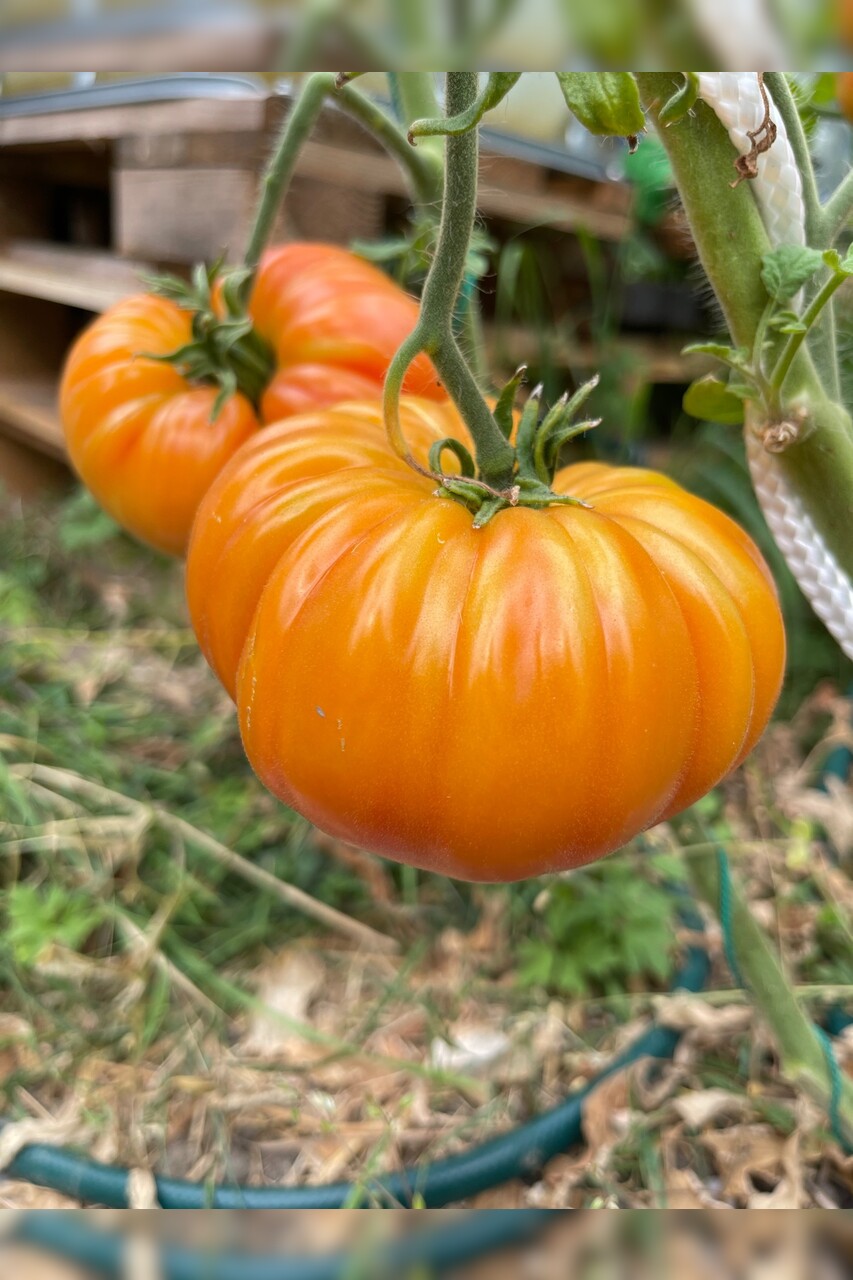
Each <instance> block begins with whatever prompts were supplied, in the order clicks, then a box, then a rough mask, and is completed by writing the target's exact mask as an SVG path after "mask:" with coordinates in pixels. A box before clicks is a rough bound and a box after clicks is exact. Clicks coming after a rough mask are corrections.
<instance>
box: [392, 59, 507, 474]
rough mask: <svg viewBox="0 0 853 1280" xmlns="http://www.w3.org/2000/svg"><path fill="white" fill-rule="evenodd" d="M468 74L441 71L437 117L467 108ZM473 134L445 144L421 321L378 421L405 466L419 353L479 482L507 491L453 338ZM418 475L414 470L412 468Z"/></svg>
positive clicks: (466, 237)
mask: <svg viewBox="0 0 853 1280" xmlns="http://www.w3.org/2000/svg"><path fill="white" fill-rule="evenodd" d="M477 88H478V76H477V73H476V71H449V72H448V73H447V91H446V99H447V101H446V104H445V109H446V112H447V114H448V115H449V116H455V115H458V114H459V112H460V111H464V110H466V108H467V107H469V106H470V105H471V103H472V102H474V101H475V99H476V97H477ZM478 163H479V138H478V134H477V130H476V129H474V130H472V131H471V132H470V133H466V134H462V135H459V136H456V137H452V136H451V137H448V138H447V140H446V142H445V165H444V191H443V196H442V208H441V224H440V227H439V233H438V244H437V246H436V250H435V255H434V257H433V260H432V264H431V266H430V269H429V274H428V276H427V279H426V284H425V285H424V291H423V297H422V299H421V313H420V319H419V321H418V324H417V326H416V328H415V330H414V332H413V333H412V334H411V335H410V337H409V338H407V339H406V341H405V342H404V343H403V345H402V346H401V347H400V349H399V351H398V352H397V354H396V355H395V356H394V359H393V360H392V362H391V366H390V368H389V370H388V375H387V377H386V380H385V401H384V403H385V419H386V425H387V428H388V435H389V439H390V440H391V443H392V446H393V447H394V448H395V450H396V451H397V452H398V453H399V454H400V455H401V456H402V457H404V458H405V459H406V461H408V462H410V463H411V461H412V458H411V454H410V453H409V450H408V448H407V447H406V444H405V441H404V439H403V436H402V431H401V428H400V414H399V404H400V393H401V390H402V386H403V380H404V378H405V375H406V371H407V370H408V368H409V365H410V364H411V363H412V361H413V360H414V359H415V358H416V357H417V356H418V355H420V354H421V353H422V352H426V353H427V354H428V355H429V356H430V357H431V358H432V361H433V364H434V365H435V367H436V369H437V370H438V374H439V377H440V378H441V380H442V382H443V383H444V385H445V387H446V388H447V391H448V394H449V395H450V397H451V399H452V400H453V402H454V404H455V405H456V407H457V408H458V409H459V412H460V413H461V415H462V417H463V419H464V421H465V423H466V425H467V426H468V429H469V431H470V432H471V435H472V437H473V439H474V444H475V447H476V455H477V468H478V471H479V475H480V479H481V481H482V482H483V483H484V484H486V485H488V486H489V487H491V488H494V489H495V490H497V491H501V490H505V489H509V488H511V486H512V483H513V474H514V470H515V461H516V459H515V450H514V449H513V447H512V445H511V444H510V443H509V441H508V440H507V439H506V437H505V436H504V434H503V432H502V431H501V429H500V427H499V426H498V424H497V422H496V421H495V419H494V416H493V415H492V412H491V410H490V409H489V406H488V405H487V404H486V401H485V400H484V398H483V395H482V393H481V391H480V388H479V387H478V386H477V381H476V379H475V377H474V375H473V373H472V372H471V370H470V368H469V367H468V364H467V362H466V360H465V357H464V356H463V354H462V351H461V349H460V347H459V343H458V341H457V339H456V335H455V334H454V331H453V316H454V311H455V308H456V300H457V298H458V296H459V289H460V286H461V284H462V278H463V275H464V272H465V264H466V261H467V257H468V247H469V244H470V240H471V232H472V230H473V227H474V218H475V216H476V213H477V167H478ZM419 469H422V468H419Z"/></svg>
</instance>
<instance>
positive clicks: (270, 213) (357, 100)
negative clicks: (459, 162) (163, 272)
mask: <svg viewBox="0 0 853 1280" xmlns="http://www.w3.org/2000/svg"><path fill="white" fill-rule="evenodd" d="M329 98H334V100H335V101H336V102H338V103H339V104H340V106H341V107H342V108H343V109H344V110H345V111H347V112H348V114H349V115H351V116H353V117H354V118H355V119H356V120H359V121H360V122H361V124H363V125H364V126H365V128H367V129H368V130H369V131H370V132H371V133H372V134H373V136H374V137H376V138H378V140H379V141H380V142H381V143H382V144H383V146H384V147H385V148H386V149H387V150H388V151H389V152H390V153H391V155H393V156H394V158H395V160H397V161H399V163H400V165H401V166H402V168H403V170H404V171H405V173H406V174H407V176H408V178H409V180H410V182H411V185H412V190H413V193H414V195H415V198H416V200H417V201H418V202H419V203H423V204H431V203H432V202H433V201H434V200H435V198H436V194H437V192H438V190H439V184H440V180H441V169H440V165H439V166H436V163H435V159H434V157H433V156H432V155H431V154H430V153H428V152H417V151H415V150H413V148H412V147H410V146H409V143H408V140H407V138H406V136H405V134H404V133H403V131H402V130H401V129H400V128H399V127H398V126H397V125H396V123H395V122H394V121H393V120H392V119H391V117H390V116H389V115H388V114H387V113H386V112H385V111H383V110H382V108H381V107H379V106H377V105H376V103H374V102H371V100H370V99H369V98H367V97H365V95H364V94H363V93H361V92H360V91H359V90H358V89H356V88H355V87H354V86H352V85H344V86H343V87H342V88H340V89H337V88H336V86H335V75H334V73H333V72H331V71H318V72H317V73H316V74H315V75H313V76H311V77H310V79H309V80H308V81H307V82H306V85H305V88H304V89H303V90H302V93H301V94H300V95H299V97H298V98H297V100H296V102H295V103H294V105H293V109H292V110H291V112H290V115H289V116H288V118H287V120H286V121H285V124H284V127H283V128H282V131H281V134H280V135H279V139H278V142H277V144H276V148H275V151H274V152H273V155H272V158H271V159H270V162H269V164H268V165H267V168H266V170H265V172H264V176H263V178H262V179H261V188H260V197H259V200H258V205H257V210H256V212H255V217H254V221H253V224H252V231H251V234H250V236H249V241H248V244H247V246H246V252H245V254H244V258H243V261H244V264H245V266H246V268H247V269H248V271H249V276H248V279H247V282H246V284H245V286H244V294H243V296H244V297H245V298H247V297H248V296H249V294H250V293H251V288H252V282H253V280H254V276H255V273H256V272H257V269H258V263H259V262H260V259H261V254H262V253H263V251H264V248H265V247H266V244H267V241H268V240H269V237H270V234H271V233H272V229H273V225H274V223H275V219H276V215H277V214H278V210H279V207H280V205H281V202H282V199H283V198H284V194H285V192H286V190H287V188H288V186H289V184H290V180H291V178H292V177H293V171H294V169H295V167H296V162H297V160H298V158H299V152H300V151H301V149H302V147H303V145H304V143H305V141H306V139H307V138H308V135H309V134H310V133H311V130H312V129H313V128H314V125H315V123H316V121H317V118H318V116H319V115H320V112H321V111H322V109H323V106H324V104H325V102H326V100H327V99H329Z"/></svg>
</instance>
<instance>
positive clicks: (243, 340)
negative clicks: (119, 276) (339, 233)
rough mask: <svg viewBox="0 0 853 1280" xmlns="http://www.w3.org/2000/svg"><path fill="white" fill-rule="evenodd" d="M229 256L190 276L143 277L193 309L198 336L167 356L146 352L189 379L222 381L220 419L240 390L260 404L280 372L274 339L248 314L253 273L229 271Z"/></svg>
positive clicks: (218, 384)
mask: <svg viewBox="0 0 853 1280" xmlns="http://www.w3.org/2000/svg"><path fill="white" fill-rule="evenodd" d="M223 268H224V258H218V259H217V260H216V261H215V262H213V263H211V264H210V265H209V266H207V265H205V264H204V263H197V264H196V266H195V267H194V268H193V270H192V274H191V277H190V279H189V280H184V279H182V278H181V277H179V276H174V275H148V276H145V277H143V279H144V282H145V283H146V284H147V286H148V288H149V289H150V290H151V291H152V292H153V293H157V294H159V295H160V296H161V297H164V298H168V299H169V300H170V301H171V302H174V303H175V304H176V306H179V307H181V308H182V310H184V311H189V312H191V313H192V341H191V342H188V343H185V344H184V345H183V346H181V347H178V348H177V349H176V350H174V351H169V352H166V353H165V354H164V355H153V354H151V353H150V352H140V353H139V354H140V355H144V356H145V357H146V358H147V359H149V360H158V361H161V362H163V363H166V364H171V365H173V366H174V367H175V368H176V369H177V370H178V372H179V373H180V374H181V376H182V377H184V378H186V379H187V381H189V382H193V383H198V384H200V385H202V386H216V387H218V388H219V393H218V395H217V396H216V399H215V401H214V404H213V409H212V413H211V421H215V420H216V418H217V417H218V415H219V413H220V412H221V410H222V407H223V405H224V404H225V402H226V401H227V400H228V399H229V398H230V397H231V396H232V395H234V394H235V392H237V391H240V392H242V394H243V395H245V396H246V398H247V399H248V400H250V401H251V403H252V404H253V405H254V406H255V408H257V407H258V405H259V403H260V398H261V396H262V394H263V392H264V391H265V389H266V387H267V384H268V383H269V380H270V378H271V377H272V375H273V373H274V371H275V356H274V353H273V351H272V348H271V347H270V345H269V343H268V342H266V341H265V339H263V338H262V337H261V336H260V334H259V333H258V332H257V331H256V330H255V328H254V326H253V324H252V321H251V319H250V317H249V316H248V315H247V314H246V299H245V297H244V294H245V290H246V285H247V283H248V282H249V281H250V280H251V279H252V274H251V272H250V271H248V270H247V269H245V268H238V269H236V270H230V271H224V270H223ZM220 280H221V282H222V287H221V302H222V305H221V310H222V311H223V312H224V315H221V314H219V311H217V310H216V309H215V308H214V304H213V295H214V290H215V288H216V285H217V283H218V282H219V281H220Z"/></svg>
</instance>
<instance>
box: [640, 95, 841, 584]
mask: <svg viewBox="0 0 853 1280" xmlns="http://www.w3.org/2000/svg"><path fill="white" fill-rule="evenodd" d="M637 81H638V84H639V87H640V96H641V98H642V99H643V101H644V103H645V104H646V106H647V108H648V109H649V113H650V115H651V117H652V119H653V120H655V121H656V120H657V114H658V111H659V109H660V107H661V105H663V103H665V102H666V101H667V98H668V97H669V95H670V93H671V77H670V76H669V75H667V74H665V73H658V72H643V73H640V74H638V75H637ZM660 136H661V140H662V142H663V144H664V146H665V147H666V150H667V153H668V155H669V158H670V162H671V164H672V168H673V173H674V175H675V180H676V183H677V185H678V190H679V193H680V195H681V199H682V202H683V204H684V209H685V211H686V213H687V218H688V221H689V223H690V228H691V231H692V232H693V236H694V239H695V241H696V247H697V250H698V252H699V257H700V259H701V262H702V265H703V267H704V268H705V272H706V274H707V276H708V279H709V280H710V282H711V285H712V286H713V289H714V291H715V293H716V295H717V298H718V300H719V302H720V306H721V307H722V309H723V314H724V315H725V318H726V322H727V324H728V327H729V332H730V333H731V335H732V338H733V340H734V342H735V344H736V345H737V346H740V347H747V348H748V349H750V350H751V349H752V346H753V344H754V341H755V336H756V331H757V329H758V326H759V325H760V323H761V319H762V315H763V314H764V309H765V306H766V304H767V292H766V290H765V288H764V285H763V284H762V281H761V266H762V259H763V257H764V255H765V254H766V253H767V252H768V251H769V249H770V248H771V245H770V243H769V241H768V238H767V232H766V231H765V229H764V224H763V223H762V220H761V215H760V213H759V210H758V205H757V204H756V201H755V199H754V197H753V194H752V192H751V190H750V189H749V186H750V184H749V183H748V182H742V183H740V184H739V185H738V186H737V187H736V188H735V189H732V187H731V185H730V184H731V179H732V173H733V168H732V165H733V161H734V158H735V149H734V147H733V146H732V143H731V141H730V139H729V137H728V134H727V133H726V130H725V128H724V126H723V125H722V124H721V122H720V121H719V120H718V119H717V117H716V115H715V114H714V112H713V111H712V110H711V108H710V107H709V106H708V105H707V104H706V103H704V102H698V103H697V104H696V108H695V113H694V115H693V116H692V117H688V118H686V119H684V120H681V121H679V123H678V124H677V125H675V126H673V127H672V128H671V129H662V130H661V131H660ZM832 391H833V385H832V382H831V381H830V380H828V379H825V378H824V379H821V377H820V376H819V374H818V371H817V370H816V369H815V365H814V362H813V360H812V357H811V354H810V353H809V351H808V349H807V348H806V347H805V346H801V347H800V348H799V350H798V351H797V352H795V354H794V358H793V361H792V364H791V367H790V370H789V373H788V375H787V379H786V398H787V399H788V401H789V402H790V401H791V400H794V399H796V400H797V401H798V402H801V403H804V404H806V405H807V407H808V411H809V430H808V431H807V432H805V433H804V435H803V437H802V439H801V440H800V441H798V442H797V443H796V444H793V445H792V446H791V447H790V448H788V449H787V450H786V451H785V452H784V453H782V454H779V465H780V467H782V469H783V470H784V471H785V473H786V477H787V478H788V480H789V482H790V483H791V485H792V486H793V487H794V489H795V490H796V491H797V492H799V494H800V495H801V497H802V498H803V500H804V502H805V503H806V505H807V507H808V509H809V512H810V514H811V515H812V518H813V519H814V521H815V524H816V525H817V526H818V528H819V529H820V530H821V533H822V534H823V536H824V538H825V539H826V541H827V544H828V545H829V547H830V549H831V550H832V552H833V554H834V556H835V558H836V559H837V561H838V563H839V564H840V565H841V566H842V568H843V569H844V570H845V571H846V572H847V573H848V574H850V575H851V576H853V539H851V537H850V525H851V519H853V425H851V422H850V418H849V416H848V414H847V413H846V411H845V410H844V409H843V407H842V406H841V405H840V404H837V403H835V402H834V401H833V399H832V398H831V394H832ZM827 392H829V393H830V394H829V395H828V394H827ZM783 408H784V405H783Z"/></svg>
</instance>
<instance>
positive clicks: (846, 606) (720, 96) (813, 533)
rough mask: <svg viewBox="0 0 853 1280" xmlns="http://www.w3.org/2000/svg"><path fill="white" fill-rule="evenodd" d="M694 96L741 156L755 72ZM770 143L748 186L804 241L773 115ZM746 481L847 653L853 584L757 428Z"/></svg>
mask: <svg viewBox="0 0 853 1280" xmlns="http://www.w3.org/2000/svg"><path fill="white" fill-rule="evenodd" d="M699 95H700V97H702V98H703V99H704V100H705V101H706V102H707V103H708V105H709V106H710V107H712V108H713V109H714V112H715V113H716V115H717V116H718V117H719V119H720V120H721V121H722V123H723V124H724V125H725V127H726V129H727V130H728V133H729V137H730V138H731V140H732V142H733V143H734V145H735V147H736V148H737V150H738V151H739V152H740V153H741V155H745V154H746V152H747V151H749V149H750V140H749V138H748V137H747V130H748V129H752V130H755V129H757V128H758V126H759V124H760V123H761V119H762V117H763V114H764V111H763V104H762V101H761V94H760V91H759V88H758V77H757V75H756V74H755V72H738V71H703V72H701V73H700V75H699ZM774 120H775V121H776V125H777V127H778V133H777V136H776V141H775V142H774V144H773V146H772V147H771V148H770V150H769V151H766V152H764V154H763V155H761V156H759V158H758V176H757V178H755V179H754V180H753V181H752V182H751V184H750V185H751V188H752V191H753V194H754V195H755V198H756V200H757V202H758V206H759V208H760V210H761V215H762V218H763V219H764V224H765V226H766V227H767V232H768V235H769V237H770V241H771V243H772V244H805V242H806V229H805V224H806V217H805V205H804V203H803V187H802V179H801V177H800V171H799V169H798V168H797V165H796V163H795V160H794V153H793V149H792V147H791V144H790V141H789V139H788V136H787V133H786V131H785V122H784V121H783V120H781V119H779V118H778V115H777V114H776V113H774ZM746 453H747V459H748V461H749V469H750V473H751V475H752V483H753V485H754V487H755V492H756V495H757V496H758V501H759V503H760V504H761V509H762V511H763V512H764V517H765V519H766V520H767V523H768V525H769V526H770V531H771V533H772V534H773V537H774V538H775V539H776V542H777V544H778V546H779V549H780V550H781V552H782V554H783V555H784V557H785V559H786V560H787V562H788V566H789V568H790V570H791V572H792V573H793V575H794V577H795V578H796V580H797V582H798V583H799V586H800V589H801V591H802V592H803V594H804V595H805V596H806V598H807V599H808V601H809V603H810V604H811V606H812V608H813V609H814V611H815V613H816V614H817V615H818V617H819V618H820V619H821V621H822V622H823V623H824V625H825V626H826V628H827V630H828V631H829V632H830V633H831V634H832V635H833V636H834V637H835V639H836V640H837V641H838V643H839V644H840V646H841V648H842V649H843V650H844V652H845V653H846V654H847V656H848V657H850V658H853V582H851V580H850V578H849V577H848V576H847V574H846V573H845V572H844V570H843V569H842V568H841V566H840V565H839V564H838V562H837V561H836V559H835V557H834V556H833V554H832V552H831V551H830V549H829V547H828V546H827V545H826V542H825V541H824V539H823V536H822V534H821V533H820V531H819V530H818V529H817V528H816V526H815V523H814V521H813V519H812V518H811V515H810V514H809V511H808V509H807V507H806V505H805V503H804V502H803V500H802V498H801V497H800V495H799V494H798V493H797V492H796V490H795V489H794V488H793V487H792V486H791V484H790V483H789V481H788V478H787V476H786V475H785V473H784V471H783V469H782V467H781V466H780V464H779V461H778V459H777V458H776V457H775V456H774V455H773V454H772V453H768V451H767V450H766V449H765V448H764V446H763V445H762V443H761V441H760V439H759V438H758V437H757V436H756V434H755V432H753V431H750V430H747V432H746Z"/></svg>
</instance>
